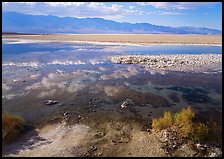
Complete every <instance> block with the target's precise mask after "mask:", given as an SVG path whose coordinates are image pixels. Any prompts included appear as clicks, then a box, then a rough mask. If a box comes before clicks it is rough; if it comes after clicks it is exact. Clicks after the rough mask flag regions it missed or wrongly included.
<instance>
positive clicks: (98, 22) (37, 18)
mask: <svg viewBox="0 0 224 159" xmlns="http://www.w3.org/2000/svg"><path fill="white" fill-rule="evenodd" d="M2 32H17V33H36V34H54V33H56V34H57V33H67V34H99V33H101V34H114V33H116V34H222V31H220V30H217V29H210V28H205V27H200V28H199V27H192V26H182V27H171V26H161V25H154V24H150V23H128V22H116V21H112V20H106V19H103V18H74V17H57V16H52V15H30V14H23V13H18V12H3V13H2Z"/></svg>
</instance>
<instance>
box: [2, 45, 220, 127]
mask: <svg viewBox="0 0 224 159" xmlns="http://www.w3.org/2000/svg"><path fill="white" fill-rule="evenodd" d="M2 46H3V50H2V59H3V61H2V93H3V95H2V98H3V101H2V108H3V111H6V112H11V113H15V114H19V115H22V116H23V117H24V118H25V120H26V121H28V122H37V121H41V120H42V119H46V118H47V119H48V118H51V117H52V116H55V115H61V114H63V113H64V111H71V112H72V111H73V112H74V113H77V112H79V113H84V114H88V113H89V114H92V115H94V113H95V114H96V113H99V114H100V113H103V114H107V113H108V114H113V113H114V114H116V115H117V116H125V117H133V116H138V117H139V118H141V119H142V120H150V119H151V118H152V117H157V116H158V115H161V114H162V113H163V112H164V111H171V112H175V111H178V110H180V109H181V108H182V107H188V106H191V107H192V108H193V110H194V111H195V112H197V115H198V117H199V118H200V119H201V120H206V119H208V118H210V117H212V118H214V120H216V121H217V122H218V123H219V124H221V123H222V72H217V73H214V74H205V73H182V72H164V71H160V72H155V71H152V70H150V69H146V68H143V67H141V66H138V65H123V64H112V63H111V62H110V61H108V60H107V57H108V56H112V55H126V54H127V55H130V54H135V55H136V54H144V55H146V54H203V53H214V54H221V53H222V47H220V46H190V45H189V46H182V45H152V46H138V45H136V46H135V45H116V44H111V45H108V44H104V45H102V44H86V43H55V42H54V43H53V42H52V43H51V42H44V43H41V42H37V43H35V42H30V43H29V42H27V43H19V42H17V41H3V44H2ZM47 99H52V100H56V101H59V103H58V104H56V105H51V106H46V104H45V100H47ZM126 99H130V100H132V101H133V102H134V103H135V105H136V106H135V108H134V109H133V111H132V112H134V113H131V112H120V105H121V104H122V102H123V101H125V100H126ZM91 106H92V107H93V108H91V111H89V107H91ZM87 107H88V110H87ZM93 109H94V111H93Z"/></svg>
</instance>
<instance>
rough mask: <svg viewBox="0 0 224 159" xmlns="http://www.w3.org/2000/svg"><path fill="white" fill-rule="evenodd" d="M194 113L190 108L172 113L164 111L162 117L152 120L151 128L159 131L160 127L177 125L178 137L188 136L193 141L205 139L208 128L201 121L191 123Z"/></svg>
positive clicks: (172, 127)
mask: <svg viewBox="0 0 224 159" xmlns="http://www.w3.org/2000/svg"><path fill="white" fill-rule="evenodd" d="M194 117H195V113H194V112H193V111H192V109H191V108H190V107H189V108H183V109H182V110H181V111H180V112H177V113H175V114H174V115H172V114H171V113H170V112H165V113H164V115H163V117H162V118H159V119H153V120H152V129H153V130H154V131H160V130H162V129H166V128H171V129H174V128H175V127H177V131H178V134H179V137H183V138H188V139H190V140H194V141H198V142H200V141H205V140H206V139H207V136H208V132H209V128H208V126H206V125H205V124H203V123H193V119H194Z"/></svg>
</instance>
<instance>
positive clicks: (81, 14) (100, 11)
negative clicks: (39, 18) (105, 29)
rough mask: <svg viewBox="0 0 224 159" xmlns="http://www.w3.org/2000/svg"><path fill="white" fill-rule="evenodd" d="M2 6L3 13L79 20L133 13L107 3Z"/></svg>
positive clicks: (5, 4)
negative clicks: (13, 12) (75, 18)
mask: <svg viewBox="0 0 224 159" xmlns="http://www.w3.org/2000/svg"><path fill="white" fill-rule="evenodd" d="M2 4H3V11H15V12H20V13H24V14H33V15H54V16H59V17H77V18H85V17H92V18H93V17H98V18H106V19H114V18H121V17H123V16H124V15H126V14H129V13H130V11H131V10H129V9H125V8H124V7H123V6H121V5H118V4H112V5H106V3H99V2H22V3H18V2H10V3H2Z"/></svg>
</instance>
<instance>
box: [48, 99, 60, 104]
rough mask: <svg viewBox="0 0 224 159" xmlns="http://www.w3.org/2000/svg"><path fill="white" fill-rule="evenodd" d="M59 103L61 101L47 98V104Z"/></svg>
mask: <svg viewBox="0 0 224 159" xmlns="http://www.w3.org/2000/svg"><path fill="white" fill-rule="evenodd" d="M57 103H59V102H58V101H54V100H51V99H49V100H46V105H53V104H57Z"/></svg>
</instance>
